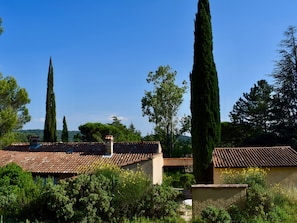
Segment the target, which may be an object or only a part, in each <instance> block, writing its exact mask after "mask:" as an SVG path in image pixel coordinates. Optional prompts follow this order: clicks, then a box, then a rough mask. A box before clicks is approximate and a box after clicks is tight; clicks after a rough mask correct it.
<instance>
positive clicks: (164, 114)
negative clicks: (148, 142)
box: [141, 65, 187, 156]
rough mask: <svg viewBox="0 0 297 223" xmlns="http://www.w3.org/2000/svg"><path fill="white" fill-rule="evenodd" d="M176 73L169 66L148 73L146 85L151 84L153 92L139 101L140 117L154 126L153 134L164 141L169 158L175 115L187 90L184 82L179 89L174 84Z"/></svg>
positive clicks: (147, 92)
mask: <svg viewBox="0 0 297 223" xmlns="http://www.w3.org/2000/svg"><path fill="white" fill-rule="evenodd" d="M176 74H177V72H176V71H173V72H172V71H171V68H170V66H168V65H167V66H160V67H159V68H158V70H157V71H155V72H149V74H148V77H147V79H146V81H147V83H149V84H150V83H152V84H153V86H154V89H153V91H145V93H144V94H145V96H144V97H143V98H142V99H141V104H142V115H143V116H145V115H146V116H148V120H149V122H152V123H154V124H155V134H156V135H160V136H161V138H164V139H166V140H165V141H166V143H165V146H163V147H166V148H167V150H168V151H167V154H168V156H171V152H172V149H173V143H174V136H175V135H176V133H177V127H178V117H177V115H178V114H177V113H178V110H179V107H180V105H181V104H182V102H183V94H184V93H185V92H186V90H187V83H186V81H183V82H182V86H181V87H179V86H178V85H176V84H175V78H176Z"/></svg>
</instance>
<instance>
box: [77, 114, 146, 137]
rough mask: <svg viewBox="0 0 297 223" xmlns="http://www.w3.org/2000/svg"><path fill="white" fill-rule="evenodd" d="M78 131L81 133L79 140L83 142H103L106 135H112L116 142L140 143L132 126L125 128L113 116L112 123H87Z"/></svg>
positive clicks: (137, 133)
mask: <svg viewBox="0 0 297 223" xmlns="http://www.w3.org/2000/svg"><path fill="white" fill-rule="evenodd" d="M78 129H79V130H80V133H81V140H82V141H85V142H103V141H104V140H105V136H106V135H113V137H114V141H117V142H133V141H134V142H135V141H141V133H140V131H137V130H136V129H135V127H134V125H133V124H131V125H130V126H129V127H128V128H127V127H126V126H125V125H123V124H122V123H121V121H120V120H119V119H118V118H117V117H115V116H114V117H113V122H112V123H109V124H103V123H99V122H95V123H92V122H89V123H86V124H84V125H80V126H79V128H78Z"/></svg>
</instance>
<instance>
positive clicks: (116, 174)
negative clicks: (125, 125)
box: [0, 164, 178, 223]
mask: <svg viewBox="0 0 297 223" xmlns="http://www.w3.org/2000/svg"><path fill="white" fill-rule="evenodd" d="M11 166H12V167H13V168H15V170H14V171H12V172H17V171H19V175H24V176H26V178H24V177H23V178H24V179H23V178H21V177H17V178H16V177H15V176H14V175H13V176H11V174H13V173H10V172H7V171H6V175H7V177H3V181H4V180H7V179H8V178H9V179H15V180H16V181H17V182H7V184H6V186H3V187H1V188H0V196H1V197H0V200H1V203H0V205H1V206H0V211H1V213H0V214H1V215H5V216H6V217H10V218H12V217H14V218H15V219H29V220H31V221H35V220H38V221H46V222H86V223H92V222H94V223H95V222H96V223H97V222H124V221H125V219H137V218H141V219H146V218H148V219H155V218H159V219H161V218H166V217H169V218H170V217H173V218H174V217H175V216H176V212H177V208H178V204H177V202H176V201H175V199H176V198H177V196H178V192H177V191H175V190H174V189H173V188H172V187H168V186H166V185H153V184H152V183H151V181H150V180H149V179H148V178H147V176H146V175H145V174H144V173H143V172H142V171H141V170H138V171H132V170H123V169H120V168H118V167H114V166H104V167H102V168H100V169H97V170H96V171H95V172H94V173H92V174H81V175H79V176H77V177H76V178H73V179H70V180H65V181H60V182H59V184H57V185H55V184H54V183H53V180H51V179H47V181H46V182H45V181H43V180H41V179H39V180H37V181H36V183H34V182H33V180H32V177H31V175H30V174H28V173H26V172H24V171H22V170H21V168H20V167H18V166H17V165H15V164H12V165H11ZM11 166H8V167H9V168H12V167H11ZM8 167H5V168H8ZM16 169H17V171H16ZM0 174H1V171H0ZM9 174H10V175H9ZM1 179H2V178H1ZM12 183H13V184H12ZM14 184H17V185H18V187H17V188H16V189H15V188H11V187H14V186H15V185H14ZM24 184H25V186H24ZM21 186H24V189H23V190H21V189H20V188H21ZM26 188H28V189H26ZM8 189H9V191H7V190H8ZM27 190H28V192H30V193H27ZM31 192H33V193H31ZM29 194H30V196H29ZM8 199H10V201H8ZM20 201H23V202H20ZM8 203H11V204H10V205H7V204H8ZM20 204H21V205H20ZM16 207H17V208H16Z"/></svg>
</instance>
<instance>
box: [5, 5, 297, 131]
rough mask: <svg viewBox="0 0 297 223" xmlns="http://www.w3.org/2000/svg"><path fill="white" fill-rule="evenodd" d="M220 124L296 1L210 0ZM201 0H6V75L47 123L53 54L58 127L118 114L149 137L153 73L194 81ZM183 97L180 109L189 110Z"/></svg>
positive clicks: (262, 72) (263, 68) (261, 75)
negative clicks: (147, 100) (145, 101)
mask: <svg viewBox="0 0 297 223" xmlns="http://www.w3.org/2000/svg"><path fill="white" fill-rule="evenodd" d="M210 7H211V15H212V26H213V42H214V58H215V63H216V67H217V72H218V77H219V87H220V106H221V120H222V121H228V120H229V116H228V115H229V112H230V111H231V110H232V107H233V105H234V103H235V102H236V101H237V100H238V99H239V97H241V96H242V94H243V93H244V92H249V90H250V88H251V87H252V86H253V85H254V84H255V83H256V82H257V81H258V80H260V79H266V80H268V81H269V82H270V83H271V79H270V77H269V74H270V73H271V72H272V70H273V67H274V61H275V60H277V59H278V53H277V49H279V43H280V41H281V40H282V39H283V38H284V36H283V33H284V31H285V30H286V29H287V28H288V26H290V25H294V26H297V13H296V8H297V1H296V0H286V1H282V2H280V1H276V0H261V1H259V0H240V1H236V0H224V1H221V0H210ZM196 12H197V0H162V1H160V0H150V1H143V0H125V1H116V0H108V1H107V0H106V1H103V0H102V1H98V0H87V1H80V0H42V1H40V0H27V1H19V0H1V2H0V17H2V19H3V23H2V25H3V27H4V33H3V34H2V35H1V36H0V72H1V73H2V74H3V75H4V76H7V75H11V76H13V77H15V78H16V80H17V82H18V84H19V86H21V87H24V88H26V90H27V91H28V93H29V97H30V99H31V103H30V104H29V105H28V108H29V112H30V115H31V116H32V120H31V121H30V122H29V123H27V124H26V125H25V126H24V129H43V126H44V117H45V97H46V81H47V72H48V64H49V58H50V57H52V61H53V66H54V82H55V85H54V90H55V94H56V106H57V127H58V129H62V119H63V116H64V115H65V116H66V120H67V125H68V129H69V130H77V129H78V126H79V125H82V124H85V123H87V122H102V123H110V122H111V120H110V117H111V116H113V115H115V116H117V117H119V118H121V119H122V123H123V124H125V125H129V124H130V123H133V124H134V126H135V127H136V129H138V130H140V131H141V132H142V135H146V134H147V133H150V132H151V131H152V125H151V124H150V123H148V119H147V117H143V116H142V111H141V98H142V97H143V96H144V91H145V90H151V89H152V88H151V86H150V85H148V84H147V83H146V77H147V74H148V72H149V71H155V70H156V69H157V68H158V66H160V65H170V66H171V67H172V69H173V70H176V71H177V80H176V84H178V85H181V83H182V81H183V80H186V81H188V83H189V74H190V72H191V71H192V65H193V44H194V20H195V14H196ZM189 103H190V96H189V93H187V94H186V95H185V96H184V103H183V105H182V106H181V109H180V115H181V116H182V115H183V114H190V109H189Z"/></svg>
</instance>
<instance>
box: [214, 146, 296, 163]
mask: <svg viewBox="0 0 297 223" xmlns="http://www.w3.org/2000/svg"><path fill="white" fill-rule="evenodd" d="M212 161H213V165H214V167H215V168H248V167H297V152H296V151H295V150H293V149H292V148H291V147H289V146H278V147H237V148H215V149H214V151H213V154H212Z"/></svg>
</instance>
